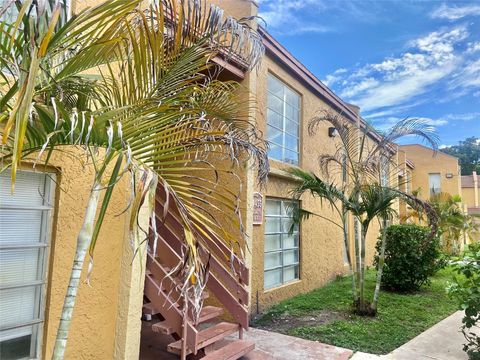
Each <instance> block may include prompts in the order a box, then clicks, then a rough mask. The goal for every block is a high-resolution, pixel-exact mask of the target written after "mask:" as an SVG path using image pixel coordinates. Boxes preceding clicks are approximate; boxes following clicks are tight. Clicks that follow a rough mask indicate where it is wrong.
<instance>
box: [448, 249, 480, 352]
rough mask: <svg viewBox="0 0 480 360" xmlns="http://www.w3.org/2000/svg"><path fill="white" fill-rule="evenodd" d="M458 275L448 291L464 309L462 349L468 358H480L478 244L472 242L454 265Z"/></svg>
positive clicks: (479, 258)
mask: <svg viewBox="0 0 480 360" xmlns="http://www.w3.org/2000/svg"><path fill="white" fill-rule="evenodd" d="M454 267H455V270H456V271H457V272H458V274H459V275H460V276H456V277H455V280H454V282H453V284H451V285H450V287H449V288H448V293H449V294H450V295H451V296H452V297H453V298H454V299H456V300H457V301H458V306H459V308H460V309H461V310H464V311H465V316H464V318H463V321H462V322H463V326H462V332H463V335H464V336H465V339H466V340H467V343H466V344H464V346H463V351H465V352H466V353H467V354H468V357H469V359H472V360H477V359H480V334H479V332H478V325H477V324H478V323H479V322H480V244H479V243H477V244H472V245H470V246H469V248H468V250H467V251H466V252H465V256H464V258H463V259H459V261H457V262H456V263H455V265H454ZM472 330H473V331H472Z"/></svg>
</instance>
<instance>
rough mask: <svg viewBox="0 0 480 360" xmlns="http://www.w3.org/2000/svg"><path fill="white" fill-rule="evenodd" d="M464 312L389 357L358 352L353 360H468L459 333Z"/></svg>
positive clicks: (429, 330) (463, 339) (453, 316)
mask: <svg viewBox="0 0 480 360" xmlns="http://www.w3.org/2000/svg"><path fill="white" fill-rule="evenodd" d="M462 318H463V311H457V312H456V313H454V314H453V315H450V316H449V317H447V318H446V319H444V320H442V321H440V322H439V323H438V324H436V325H434V326H432V327H431V328H430V329H428V330H426V331H424V332H423V333H421V334H420V335H418V336H417V337H415V338H413V339H412V340H410V341H409V342H407V343H406V344H404V345H402V346H400V347H399V348H398V349H396V350H394V351H392V352H391V353H390V354H387V355H381V356H379V355H372V354H366V353H361V352H357V353H355V354H354V355H353V356H352V357H351V360H375V359H382V360H383V359H385V360H412V359H415V360H466V359H468V357H467V355H466V354H465V352H463V350H462V347H463V346H462V344H463V343H464V342H465V338H464V337H463V334H462V333H461V332H460V331H459V330H460V326H461V324H462Z"/></svg>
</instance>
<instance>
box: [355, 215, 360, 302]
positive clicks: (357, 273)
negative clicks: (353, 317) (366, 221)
mask: <svg viewBox="0 0 480 360" xmlns="http://www.w3.org/2000/svg"><path fill="white" fill-rule="evenodd" d="M354 219H355V220H354V221H355V222H354V229H355V234H354V242H355V255H356V261H355V277H356V289H355V293H356V294H357V298H356V299H355V303H354V304H355V306H356V307H357V309H358V308H359V306H360V298H359V295H358V289H357V287H358V286H360V283H361V266H362V260H361V257H360V237H359V236H357V235H358V234H360V229H359V226H360V221H359V220H358V219H357V218H354Z"/></svg>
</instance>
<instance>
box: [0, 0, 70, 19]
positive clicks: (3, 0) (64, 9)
mask: <svg viewBox="0 0 480 360" xmlns="http://www.w3.org/2000/svg"><path fill="white" fill-rule="evenodd" d="M9 3H10V0H0V9H3V8H4V7H5V6H6V5H8V4H9ZM45 3H46V7H45V9H46V11H48V12H51V11H52V10H53V8H54V6H55V3H56V1H55V0H47V1H45ZM60 4H61V12H60V20H59V24H65V22H66V21H67V20H68V19H69V18H70V8H71V0H60ZM17 15H18V9H17V7H16V5H15V3H13V4H11V5H10V6H9V8H8V10H7V11H5V13H4V14H3V15H2V18H1V19H0V21H5V22H6V23H12V22H14V21H15V20H16V19H17Z"/></svg>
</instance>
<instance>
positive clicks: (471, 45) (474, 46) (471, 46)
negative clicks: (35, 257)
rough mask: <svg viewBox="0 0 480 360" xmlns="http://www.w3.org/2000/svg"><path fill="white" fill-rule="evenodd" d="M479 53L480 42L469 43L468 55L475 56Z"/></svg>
mask: <svg viewBox="0 0 480 360" xmlns="http://www.w3.org/2000/svg"><path fill="white" fill-rule="evenodd" d="M478 51H480V41H477V42H470V43H468V48H467V51H466V53H467V54H473V53H476V52H478Z"/></svg>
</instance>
